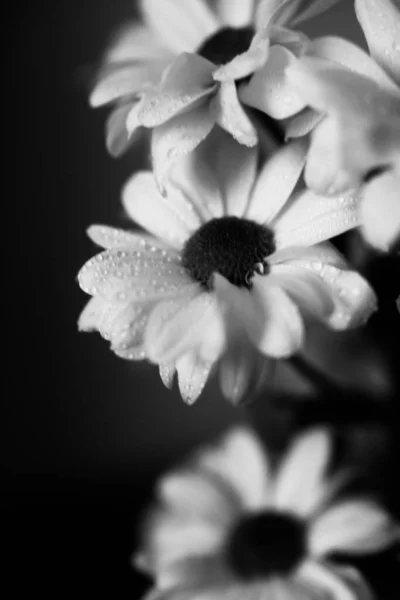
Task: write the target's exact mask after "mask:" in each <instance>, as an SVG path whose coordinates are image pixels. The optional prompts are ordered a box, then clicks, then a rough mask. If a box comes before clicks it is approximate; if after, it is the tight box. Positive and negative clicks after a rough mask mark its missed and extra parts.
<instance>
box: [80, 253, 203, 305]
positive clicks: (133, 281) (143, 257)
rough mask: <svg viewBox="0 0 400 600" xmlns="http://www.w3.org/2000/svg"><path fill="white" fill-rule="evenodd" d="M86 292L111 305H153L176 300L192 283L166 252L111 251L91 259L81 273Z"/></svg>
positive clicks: (81, 280)
mask: <svg viewBox="0 0 400 600" xmlns="http://www.w3.org/2000/svg"><path fill="white" fill-rule="evenodd" d="M78 282H79V285H80V286H81V288H82V289H83V291H85V292H87V293H89V294H92V295H93V296H97V295H98V296H101V297H102V298H103V299H104V300H106V301H107V302H113V303H125V302H144V301H145V302H149V301H151V300H157V299H162V298H164V297H167V298H168V297H174V296H177V295H179V294H181V293H183V292H185V291H186V290H187V289H188V288H191V286H192V281H191V279H190V278H189V277H188V276H187V274H186V271H185V270H184V269H183V268H182V267H181V266H180V265H179V264H177V263H176V262H175V261H174V260H173V259H171V258H170V257H168V256H166V255H165V251H164V250H159V249H157V248H156V249H155V251H154V252H152V253H146V252H143V251H142V250H140V251H138V250H131V249H125V250H119V249H115V250H107V251H105V252H103V253H101V254H98V255H97V256H95V257H94V258H92V259H91V260H89V261H88V262H87V263H86V264H85V265H84V266H83V267H82V269H81V270H80V272H79V274H78Z"/></svg>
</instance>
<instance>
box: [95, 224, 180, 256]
mask: <svg viewBox="0 0 400 600" xmlns="http://www.w3.org/2000/svg"><path fill="white" fill-rule="evenodd" d="M86 233H87V235H88V236H89V237H90V239H91V240H92V242H94V243H95V244H97V245H98V246H101V247H102V248H106V249H111V248H129V249H130V250H133V249H134V250H142V251H143V252H156V250H157V249H159V250H165V251H166V252H165V256H167V255H168V256H170V257H171V259H174V260H175V261H177V262H179V253H178V252H175V251H174V250H172V248H168V246H166V245H165V244H163V243H162V242H161V241H160V240H157V239H156V238H153V237H151V236H150V235H146V234H145V233H134V232H133V231H126V230H124V229H115V228H114V227H108V226H107V225H91V226H90V227H89V228H88V230H87V232H86ZM154 248H155V250H154Z"/></svg>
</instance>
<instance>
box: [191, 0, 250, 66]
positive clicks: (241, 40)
mask: <svg viewBox="0 0 400 600" xmlns="http://www.w3.org/2000/svg"><path fill="white" fill-rule="evenodd" d="M243 1H244V0H243ZM253 36H254V29H253V28H252V27H223V28H222V29H219V30H218V31H217V33H214V34H213V35H212V36H210V37H209V38H207V39H206V40H205V41H204V42H203V43H202V45H201V46H200V47H199V48H198V49H197V54H199V55H200V56H202V57H203V58H206V59H207V60H210V61H211V62H212V63H214V64H215V65H226V63H228V62H230V61H231V60H232V59H233V58H235V56H237V55H238V54H242V53H243V52H246V50H248V49H249V46H250V44H251V40H252V39H253Z"/></svg>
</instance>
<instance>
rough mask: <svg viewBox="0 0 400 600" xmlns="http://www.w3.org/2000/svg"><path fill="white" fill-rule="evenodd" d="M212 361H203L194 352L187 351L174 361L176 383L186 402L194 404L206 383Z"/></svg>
mask: <svg viewBox="0 0 400 600" xmlns="http://www.w3.org/2000/svg"><path fill="white" fill-rule="evenodd" d="M212 366H213V363H212V362H210V361H205V360H203V359H202V358H200V357H199V356H198V354H197V353H196V352H188V353H187V354H184V355H183V356H181V357H180V358H178V360H177V361H176V371H177V373H178V385H179V391H180V393H181V396H182V399H183V401H184V402H186V404H189V405H191V404H194V403H195V402H196V400H197V398H198V397H199V396H200V394H201V392H202V391H203V388H204V386H205V384H206V383H207V379H208V376H209V374H210V371H211V368H212Z"/></svg>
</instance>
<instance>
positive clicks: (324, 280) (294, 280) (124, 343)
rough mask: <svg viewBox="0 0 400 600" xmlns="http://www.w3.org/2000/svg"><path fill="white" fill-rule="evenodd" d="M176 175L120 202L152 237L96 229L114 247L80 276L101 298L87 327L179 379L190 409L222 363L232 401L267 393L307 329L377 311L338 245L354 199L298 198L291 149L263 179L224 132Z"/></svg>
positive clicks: (84, 321)
mask: <svg viewBox="0 0 400 600" xmlns="http://www.w3.org/2000/svg"><path fill="white" fill-rule="evenodd" d="M215 135H216V139H214V136H210V137H209V138H208V139H207V140H206V141H205V142H204V143H203V144H202V145H201V146H200V147H199V151H198V152H196V153H192V154H190V155H188V156H187V157H186V158H185V160H182V161H180V162H179V163H178V164H177V165H176V168H175V171H174V173H173V177H172V179H171V181H170V182H169V184H168V185H169V187H168V193H167V194H166V195H162V194H161V193H160V192H159V191H158V188H157V186H156V184H155V181H154V178H153V175H152V173H151V172H141V173H138V174H136V175H134V176H133V177H132V179H131V180H130V181H129V182H128V184H127V185H126V187H125V189H124V192H123V201H124V205H125V209H126V211H127V213H128V214H129V216H130V217H131V218H132V219H133V220H134V221H135V222H136V223H138V224H139V225H141V226H142V227H143V228H144V229H146V230H147V231H148V232H149V235H147V236H146V235H142V234H138V233H133V232H127V231H120V230H112V229H111V228H107V227H101V226H93V227H91V228H90V230H89V235H90V236H91V238H92V239H93V240H94V241H95V242H96V243H98V244H99V245H101V246H103V247H104V248H106V249H107V250H106V251H105V252H102V253H101V254H98V255H97V256H95V257H94V258H93V259H91V260H90V261H89V262H88V263H86V265H84V267H83V268H82V269H81V271H80V273H79V276H78V278H79V283H80V285H81V287H82V289H83V290H84V291H85V292H87V293H89V294H91V295H92V296H93V298H92V299H91V300H90V302H89V303H88V305H87V307H86V308H85V309H84V311H83V313H82V315H81V318H80V321H79V327H80V329H82V330H98V331H100V333H102V334H103V336H105V337H106V338H108V339H109V340H110V341H111V347H112V349H113V350H114V352H116V353H117V354H118V355H120V356H122V357H124V358H127V359H131V360H137V359H144V358H147V359H149V360H150V361H152V362H153V363H157V364H159V365H160V373H161V377H162V379H163V381H164V383H165V384H166V385H167V386H170V385H171V383H172V378H173V376H174V373H175V371H176V372H177V374H178V382H179V386H180V391H181V394H182V397H183V398H184V400H185V401H187V402H188V403H192V402H194V401H195V399H196V398H197V397H198V396H199V394H200V393H201V391H202V389H203V386H204V385H205V383H206V381H207V378H208V376H209V374H210V371H211V369H212V368H213V366H214V365H216V364H217V363H218V362H219V366H220V374H221V384H222V391H223V393H224V395H225V396H226V397H228V398H230V399H232V400H233V401H235V402H238V401H240V400H241V399H242V398H243V397H244V396H245V395H247V396H249V395H250V394H251V390H252V389H253V388H251V386H253V387H254V386H255V387H257V386H258V385H261V384H262V382H263V380H264V378H265V377H266V376H267V375H268V372H269V369H270V368H271V362H268V361H267V360H266V357H270V358H273V359H279V358H286V357H289V356H291V355H292V354H294V353H296V352H297V351H298V350H299V349H300V348H301V347H302V344H303V340H304V336H305V325H304V318H308V317H311V316H312V317H313V318H316V319H320V320H321V321H323V322H325V323H326V324H327V325H329V326H331V327H333V328H337V329H345V328H348V327H352V326H356V325H359V324H361V323H363V322H364V321H365V320H366V319H367V318H368V317H369V315H370V314H371V312H372V311H373V310H374V309H375V295H374V293H373V291H372V290H371V288H370V286H369V285H368V283H367V282H366V281H365V280H364V279H363V278H362V277H361V276H360V275H359V274H357V273H356V272H354V271H351V270H349V268H348V266H347V265H346V262H345V261H344V259H343V257H341V256H340V255H339V254H338V252H337V251H336V250H335V249H334V248H333V247H332V246H331V245H330V244H329V243H324V242H325V240H327V239H328V238H330V237H333V236H335V235H338V234H340V233H342V232H343V231H346V230H347V229H349V228H351V227H354V226H355V225H357V220H356V213H357V210H356V209H357V203H358V199H357V196H356V195H354V194H348V195H344V196H340V197H337V198H331V199H326V198H323V197H318V196H316V195H315V194H314V193H313V192H310V191H304V192H302V193H297V192H296V193H293V194H292V191H293V189H294V187H295V185H296V183H297V180H298V178H299V175H300V173H301V171H302V169H303V164H304V160H305V147H304V144H303V142H302V141H301V140H295V141H293V142H292V143H290V144H287V145H286V146H284V147H282V148H281V149H280V150H279V151H278V152H276V153H275V154H274V155H273V156H272V157H271V158H270V159H269V160H268V161H267V162H266V164H265V166H264V167H263V168H262V170H261V172H260V173H259V175H258V176H257V175H256V170H257V152H256V150H255V149H249V148H246V147H244V146H241V145H239V144H237V143H236V142H235V141H234V140H233V139H232V138H231V137H230V136H229V135H228V134H226V133H224V132H222V131H221V130H219V129H216V130H215Z"/></svg>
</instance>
